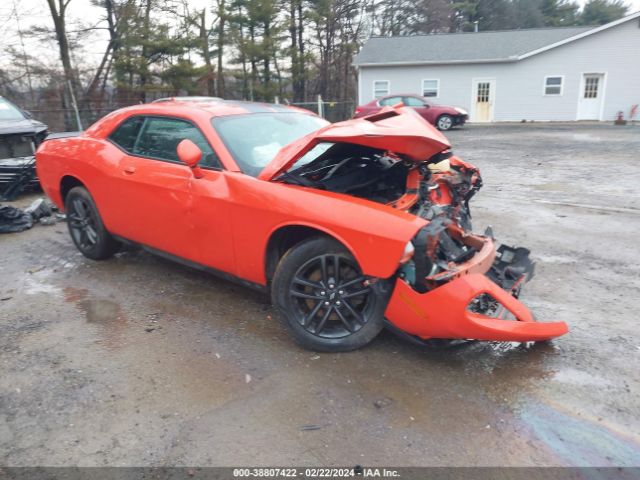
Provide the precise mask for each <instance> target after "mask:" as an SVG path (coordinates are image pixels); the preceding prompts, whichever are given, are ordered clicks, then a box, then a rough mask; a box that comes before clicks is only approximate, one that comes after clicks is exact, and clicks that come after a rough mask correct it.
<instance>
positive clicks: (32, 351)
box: [0, 125, 640, 466]
mask: <svg viewBox="0 0 640 480" xmlns="http://www.w3.org/2000/svg"><path fill="white" fill-rule="evenodd" d="M449 137H450V138H451V140H452V142H453V144H454V147H455V150H456V152H457V153H458V154H459V155H461V156H462V157H463V158H464V159H466V160H468V161H470V162H472V163H475V164H476V165H478V166H479V167H480V168H481V170H482V172H483V175H484V179H485V187H484V188H483V190H482V191H481V192H480V194H479V195H478V196H477V197H476V199H474V205H475V209H474V213H475V215H474V222H475V224H476V230H478V231H483V230H484V227H485V226H486V225H489V224H490V225H493V228H494V231H495V233H496V236H497V237H498V238H500V239H501V240H503V241H505V242H506V243H511V244H516V245H523V246H527V247H529V248H530V249H531V250H532V252H533V256H534V257H535V259H536V260H537V262H538V263H537V276H536V277H535V278H534V280H533V281H532V282H531V283H530V284H529V285H528V288H527V290H526V292H525V296H524V300H525V301H526V302H527V303H528V304H529V305H530V307H531V308H532V309H533V310H534V311H535V313H536V315H537V316H538V318H540V319H564V320H566V321H567V322H568V323H569V325H570V328H571V333H570V334H569V335H567V336H566V337H564V338H561V339H559V340H557V341H555V342H553V343H552V344H541V345H534V346H531V345H529V346H523V345H511V344H490V343H476V344H470V345H468V346H466V347H462V348H456V349H453V350H433V349H432V350H427V349H420V348H418V347H414V346H412V345H409V344H407V343H405V342H403V341H401V340H399V339H396V338H395V337H394V336H393V335H391V334H389V333H384V334H383V335H381V337H380V338H379V339H378V340H376V341H375V342H374V343H373V344H372V345H371V346H370V347H368V348H366V349H363V350H361V351H357V352H353V353H349V354H336V355H333V354H315V353H313V352H308V351H303V350H301V349H299V348H298V347H296V346H295V345H294V344H293V343H292V342H291V341H290V340H289V338H288V337H287V336H286V334H285V333H284V332H283V330H282V329H281V328H280V326H279V325H278V324H277V323H276V322H275V321H274V320H272V318H271V317H272V314H273V312H272V310H271V307H270V306H269V304H268V302H267V300H266V299H265V298H264V297H261V296H260V295H259V294H256V293H254V292H253V291H251V290H246V289H244V288H242V287H238V286H235V285H232V284H230V283H227V282H225V281H222V280H218V279H217V278H214V277H211V276H208V275H206V274H202V273H199V272H196V271H192V270H189V269H187V268H184V267H181V266H179V265H176V264H172V263H169V262H167V261H165V260H161V259H159V258H156V257H153V256H151V255H149V254H147V253H144V252H140V251H126V252H123V253H121V254H119V255H118V256H117V258H115V259H113V260H109V261H106V262H99V263H98V262H92V261H89V260H87V259H85V258H83V257H82V256H81V255H80V254H79V253H77V251H76V250H75V248H74V247H73V246H72V244H71V241H70V239H69V238H68V235H67V233H66V225H65V224H64V223H61V224H58V225H55V226H50V227H45V226H36V227H35V228H33V229H32V230H30V231H27V232H23V233H18V234H11V235H4V236H2V237H0V246H1V252H2V253H1V259H2V261H1V263H0V298H2V300H1V301H0V363H1V369H2V370H1V371H2V375H1V376H0V464H4V465H13V466H18V465H81V466H88V465H96V466H101V465H118V466H123V465H167V464H169V465H240V464H244V465H256V464H262V465H289V464H295V465H354V464H364V465H371V464H377V465H384V464H386V465H396V466H400V465H407V466H408V465H484V466H489V465H490V466H498V465H598V466H608V465H640V415H639V413H640V369H639V368H638V365H640V338H638V320H637V319H638V315H637V308H638V305H637V304H638V300H640V275H639V274H638V266H639V265H640V249H638V242H637V238H638V235H639V234H640V189H639V188H640V165H639V163H638V161H639V160H640V158H639V157H638V152H639V151H640V127H613V126H598V125H580V126H575V125H573V126H572V125H535V126H531V125H526V126H520V125H509V126H500V127H496V126H486V127H479V126H476V127H468V128H465V129H463V130H460V131H454V132H451V133H450V134H449ZM25 202H26V199H23V201H22V204H24V203H25Z"/></svg>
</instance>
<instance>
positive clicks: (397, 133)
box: [258, 107, 451, 180]
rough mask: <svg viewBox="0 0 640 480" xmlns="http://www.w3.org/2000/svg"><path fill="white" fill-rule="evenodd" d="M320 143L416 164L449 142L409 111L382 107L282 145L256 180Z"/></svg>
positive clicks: (278, 170) (276, 172) (277, 172)
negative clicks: (396, 156) (355, 147)
mask: <svg viewBox="0 0 640 480" xmlns="http://www.w3.org/2000/svg"><path fill="white" fill-rule="evenodd" d="M321 142H344V143H354V144H357V145H365V146H367V147H373V148H378V149H380V150H389V151H391V152H394V153H397V154H399V155H403V156H405V157H406V158H409V159H410V160H414V161H416V162H419V161H423V160H427V159H429V158H430V157H432V156H433V155H435V154H436V153H439V152H442V151H443V150H447V149H449V148H451V144H450V143H449V140H447V139H446V137H445V136H444V135H442V134H441V133H440V132H439V131H438V130H436V129H435V127H433V126H432V125H431V124H429V123H428V122H427V121H426V120H424V119H423V118H422V117H421V116H420V115H418V114H417V113H415V112H414V111H413V110H412V109H411V108H405V107H384V108H382V109H381V110H380V111H378V112H376V113H375V114H373V115H369V116H366V117H362V118H357V119H353V120H347V121H344V122H338V123H333V124H331V125H327V126H326V127H323V128H321V129H320V130H316V131H315V132H312V133H310V134H309V135H306V136H304V137H302V138H300V139H298V140H296V141H294V142H292V143H290V144H288V145H285V146H284V147H282V148H281V149H280V151H279V152H278V154H277V155H276V156H275V158H274V159H273V160H272V161H271V162H270V163H269V164H267V166H266V167H265V168H264V169H263V170H262V172H260V175H259V176H258V178H260V179H261V180H273V179H274V178H275V177H277V176H278V175H280V174H281V173H282V172H285V171H287V169H289V168H290V167H291V166H292V165H293V164H294V163H295V162H296V161H298V160H299V159H300V157H302V156H303V155H304V154H305V153H307V152H308V151H309V150H311V149H312V148H313V147H314V146H315V145H316V144H318V143H321Z"/></svg>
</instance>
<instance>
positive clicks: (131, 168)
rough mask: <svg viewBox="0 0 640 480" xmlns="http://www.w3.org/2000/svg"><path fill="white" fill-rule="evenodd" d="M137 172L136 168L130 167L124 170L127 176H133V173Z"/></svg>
mask: <svg viewBox="0 0 640 480" xmlns="http://www.w3.org/2000/svg"><path fill="white" fill-rule="evenodd" d="M135 172H136V167H134V166H131V165H130V166H128V167H126V168H125V169H124V173H126V174H127V175H131V174H132V173H135Z"/></svg>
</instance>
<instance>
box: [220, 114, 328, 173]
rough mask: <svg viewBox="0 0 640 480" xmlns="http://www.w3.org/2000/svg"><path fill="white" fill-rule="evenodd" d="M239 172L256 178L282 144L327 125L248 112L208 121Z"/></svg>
mask: <svg viewBox="0 0 640 480" xmlns="http://www.w3.org/2000/svg"><path fill="white" fill-rule="evenodd" d="M211 122H212V124H213V127H214V128H215V129H216V131H217V132H218V135H220V137H221V138H222V141H223V142H224V144H225V145H226V147H227V148H228V149H229V152H230V153H231V155H232V156H233V158H234V160H235V161H236V163H237V164H238V166H239V167H240V169H241V170H242V171H243V172H244V173H246V174H248V175H251V176H253V177H257V176H258V174H259V173H260V172H261V171H262V169H263V168H264V167H265V166H266V165H267V164H268V163H269V162H271V160H273V159H274V157H275V156H276V154H277V153H278V151H279V150H280V149H281V148H282V147H284V146H285V145H287V144H289V143H291V142H293V141H294V140H297V139H299V138H301V137H304V136H305V135H308V134H309V133H311V132H315V131H316V130H318V129H320V128H322V127H324V126H326V125H328V124H329V122H327V121H326V120H324V119H322V118H320V117H316V116H313V115H309V114H306V113H297V112H290V113H289V112H277V113H276V112H274V113H251V114H247V115H231V116H228V117H216V118H213V119H212V121H211Z"/></svg>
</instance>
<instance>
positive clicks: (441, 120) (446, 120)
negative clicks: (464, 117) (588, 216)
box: [436, 115, 453, 132]
mask: <svg viewBox="0 0 640 480" xmlns="http://www.w3.org/2000/svg"><path fill="white" fill-rule="evenodd" d="M436 127H437V128H438V130H442V131H443V132H446V131H447V130H451V128H452V127H453V117H452V116H451V115H440V116H439V117H438V119H437V120H436Z"/></svg>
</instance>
